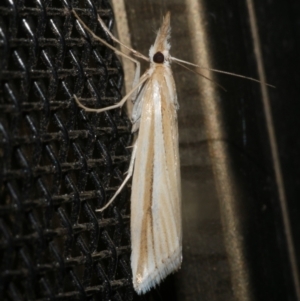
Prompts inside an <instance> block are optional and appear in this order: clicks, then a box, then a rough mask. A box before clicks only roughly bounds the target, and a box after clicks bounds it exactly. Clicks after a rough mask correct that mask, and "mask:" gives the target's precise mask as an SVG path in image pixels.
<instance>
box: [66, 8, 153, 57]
mask: <svg viewBox="0 0 300 301" xmlns="http://www.w3.org/2000/svg"><path fill="white" fill-rule="evenodd" d="M72 13H73V14H74V16H75V17H76V19H77V20H78V21H79V23H80V24H81V25H82V26H83V28H84V29H85V30H86V31H88V32H89V34H90V35H91V36H92V37H93V38H94V39H95V40H98V41H100V42H101V43H102V44H104V45H105V46H106V47H108V48H110V49H111V50H113V51H114V52H115V53H116V54H118V55H121V56H123V57H127V58H128V59H131V60H133V59H132V58H131V57H129V56H128V55H126V54H124V53H123V52H122V51H120V50H118V49H117V48H115V47H114V46H112V45H110V44H109V43H107V42H106V41H105V40H103V39H101V38H100V37H98V36H97V35H95V33H94V32H93V31H92V30H91V29H90V28H89V27H88V26H87V25H86V24H85V23H84V21H83V20H82V19H81V18H80V17H79V15H78V14H77V13H76V11H75V10H74V9H73V10H72ZM98 21H99V23H100V25H101V27H102V28H103V29H104V30H105V32H106V33H107V34H108V35H109V36H110V37H111V39H112V40H113V41H115V42H116V43H118V44H120V45H122V46H124V47H125V48H127V49H128V50H130V51H131V52H132V54H133V55H135V56H137V57H140V58H142V59H144V60H145V61H147V62H149V58H147V57H146V56H144V55H143V54H141V53H139V52H138V51H136V50H134V49H132V48H130V47H129V46H127V45H125V44H123V43H122V42H121V41H119V40H118V39H117V38H116V37H114V35H113V34H112V33H111V32H110V31H109V29H108V28H107V27H106V25H105V23H104V22H103V20H102V19H101V18H100V16H99V15H98Z"/></svg>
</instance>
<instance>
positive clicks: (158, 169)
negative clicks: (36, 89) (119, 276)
mask: <svg viewBox="0 0 300 301" xmlns="http://www.w3.org/2000/svg"><path fill="white" fill-rule="evenodd" d="M73 13H74V15H75V17H76V18H77V20H78V21H79V22H80V24H81V25H82V26H83V27H84V28H85V29H86V30H87V31H88V32H89V33H90V34H91V35H92V36H93V37H94V38H95V39H97V40H99V41H101V42H102V43H103V44H104V45H106V46H107V47H109V48H111V49H112V50H114V51H115V53H116V54H119V55H121V56H123V57H126V58H128V59H130V60H132V61H133V62H134V63H135V64H136V66H137V68H136V73H135V77H134V81H133V88H132V90H131V91H130V92H129V93H128V94H127V95H126V96H125V97H124V98H123V99H122V100H121V101H120V102H119V103H117V104H115V105H112V106H109V107H106V108H101V109H93V108H88V107H86V106H84V105H83V104H82V103H81V102H80V101H79V99H78V98H77V97H76V95H74V98H75V100H76V102H77V104H78V106H79V107H81V108H83V109H84V110H86V111H88V112H98V113H100V112H104V111H107V110H111V109H116V108H119V107H121V106H122V105H123V104H124V103H125V102H126V101H127V100H128V99H129V98H130V97H131V98H132V99H133V102H134V106H133V111H132V116H131V120H132V132H133V133H136V132H138V137H137V139H136V141H135V143H134V145H133V150H132V156H131V161H130V164H129V170H128V173H127V176H126V177H125V179H124V181H123V183H122V184H121V186H120V187H119V188H118V190H117V191H116V193H115V194H114V196H113V197H112V199H111V200H110V201H109V202H108V203H107V204H106V205H105V206H104V207H103V208H101V209H98V210H96V211H103V210H104V209H105V208H107V207H108V206H109V205H110V204H111V203H112V202H113V200H114V199H115V198H116V196H117V195H118V194H119V193H120V191H121V190H122V189H123V187H124V186H125V185H126V183H127V182H128V181H129V179H130V178H131V176H133V179H132V192H131V225H130V227H131V269H132V282H133V287H134V289H135V291H136V292H137V293H138V294H144V293H146V292H147V291H149V290H150V289H151V288H153V287H155V286H156V285H157V284H159V283H160V282H161V280H162V279H164V278H165V277H166V276H167V275H169V274H170V273H172V272H174V271H176V270H177V269H179V268H180V266H181V262H182V229H181V184H180V163H179V152H178V127H177V110H178V108H179V105H178V101H177V94H176V87H175V82H174V78H173V75H172V70H171V62H172V61H176V62H177V63H185V64H188V65H192V66H195V67H199V66H197V65H194V64H192V63H188V62H185V61H182V60H179V59H177V58H174V57H172V56H171V55H170V53H169V50H170V47H171V45H170V43H169V41H168V40H169V38H170V13H169V12H168V13H167V14H166V15H165V17H164V19H163V22H162V25H161V27H160V29H159V31H158V33H157V36H156V39H155V42H154V44H153V45H152V46H151V48H150V50H149V58H147V57H145V56H144V55H142V54H140V53H138V52H137V51H135V50H133V49H131V48H129V47H127V46H126V45H124V44H122V43H121V42H120V41H118V40H117V39H116V38H115V37H114V36H113V35H112V34H111V33H110V31H109V29H108V28H107V27H106V25H105V23H104V22H103V20H102V19H101V18H100V17H99V16H98V21H99V23H100V24H101V26H102V28H103V29H104V30H105V31H106V33H107V34H108V35H110V37H111V38H112V39H113V40H114V41H116V42H117V43H119V44H121V45H123V46H125V47H126V48H128V49H129V50H131V52H132V54H133V55H135V56H137V57H140V58H142V59H144V60H147V61H149V62H150V67H149V69H148V70H147V71H146V72H145V73H144V74H143V75H142V76H141V77H140V64H139V62H138V61H137V60H135V59H133V58H132V57H130V56H127V55H126V54H124V53H122V52H120V51H119V50H117V49H116V48H114V47H113V46H111V45H110V44H108V43H107V42H106V41H105V40H102V39H101V38H100V37H97V36H96V35H95V34H94V33H93V32H92V31H91V30H90V29H89V28H88V27H87V26H86V25H85V24H84V22H83V21H82V20H81V19H80V18H79V16H78V15H77V14H76V12H75V11H73ZM210 70H213V71H217V72H220V73H225V74H231V73H228V72H224V71H220V70H215V69H210ZM232 75H234V76H238V77H243V78H248V77H244V76H240V75H236V74H232ZM248 79H250V80H254V81H257V80H255V79H252V78H248Z"/></svg>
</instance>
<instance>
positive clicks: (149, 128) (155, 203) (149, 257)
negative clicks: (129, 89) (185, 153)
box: [131, 68, 182, 294]
mask: <svg viewBox="0 0 300 301" xmlns="http://www.w3.org/2000/svg"><path fill="white" fill-rule="evenodd" d="M164 71H165V70H164ZM157 73H158V74H157V75H155V74H154V75H152V77H151V79H150V80H149V82H148V83H147V84H146V85H147V86H146V87H145V94H144V98H143V100H142V101H143V109H142V115H141V121H140V129H139V136H138V141H137V143H138V144H137V155H136V161H135V167H134V175H133V180H132V195H131V246H132V254H131V268H132V274H133V285H134V288H135V290H136V291H137V292H138V293H139V294H141V293H145V292H146V291H148V290H149V289H150V288H152V287H153V286H155V285H156V284H158V283H159V282H160V281H161V280H162V279H163V278H165V277H166V276H167V275H168V274H170V273H171V272H173V271H174V270H176V269H178V268H179V267H180V264H181V260H182V259H181V258H182V255H181V249H182V247H181V189H180V165H179V155H178V129H177V113H176V103H175V102H177V100H176V91H175V85H174V80H173V77H172V74H171V70H170V69H169V68H168V70H167V72H163V73H159V72H157Z"/></svg>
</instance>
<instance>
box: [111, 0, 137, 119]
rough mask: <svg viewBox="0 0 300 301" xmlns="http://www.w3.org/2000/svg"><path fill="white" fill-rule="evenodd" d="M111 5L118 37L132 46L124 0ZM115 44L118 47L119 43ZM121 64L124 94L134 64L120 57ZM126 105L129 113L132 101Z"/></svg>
mask: <svg viewBox="0 0 300 301" xmlns="http://www.w3.org/2000/svg"><path fill="white" fill-rule="evenodd" d="M112 5H113V11H114V14H115V20H116V22H115V23H116V29H117V33H118V38H119V40H120V41H121V42H122V43H123V44H125V45H127V46H129V47H131V48H132V46H131V38H130V33H129V26H128V19H127V12H126V8H125V3H124V0H112ZM116 46H117V47H119V45H116ZM120 48H121V50H122V52H124V53H126V54H128V53H129V51H128V50H127V49H126V48H124V47H123V46H121V47H120ZM122 66H123V71H124V81H125V94H127V93H128V92H129V91H130V90H131V89H132V83H133V78H134V71H135V65H134V64H133V63H132V62H131V61H130V60H128V59H124V58H122ZM126 107H127V109H128V112H129V114H130V115H131V111H132V102H131V101H127V103H126Z"/></svg>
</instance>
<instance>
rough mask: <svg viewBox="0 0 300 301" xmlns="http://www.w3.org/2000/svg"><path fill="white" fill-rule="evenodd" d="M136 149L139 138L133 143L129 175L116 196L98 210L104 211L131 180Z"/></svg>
mask: <svg viewBox="0 0 300 301" xmlns="http://www.w3.org/2000/svg"><path fill="white" fill-rule="evenodd" d="M136 149H137V140H136V141H135V143H134V145H133V150H132V154H131V159H130V164H129V168H128V171H127V176H126V178H125V179H124V181H123V183H122V184H121V186H120V187H119V188H118V190H117V191H116V192H115V194H114V196H113V197H112V198H111V199H110V200H109V202H108V203H107V204H106V205H105V206H104V207H102V208H100V209H97V210H96V211H97V212H102V211H104V210H105V209H106V208H107V207H109V206H110V205H111V203H112V202H113V201H114V200H115V198H116V197H117V196H118V195H119V193H120V192H121V191H122V189H123V188H124V186H125V185H126V184H127V182H128V181H129V179H130V178H131V176H132V174H133V167H134V161H135V156H136Z"/></svg>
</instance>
